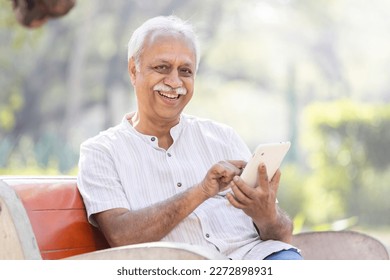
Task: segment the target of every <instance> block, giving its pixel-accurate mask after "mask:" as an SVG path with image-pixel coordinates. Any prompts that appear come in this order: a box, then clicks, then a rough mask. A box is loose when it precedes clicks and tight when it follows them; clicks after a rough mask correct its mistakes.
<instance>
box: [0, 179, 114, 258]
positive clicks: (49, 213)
mask: <svg viewBox="0 0 390 280" xmlns="http://www.w3.org/2000/svg"><path fill="white" fill-rule="evenodd" d="M2 180H3V181H4V182H5V183H7V184H8V185H9V186H11V187H12V188H13V189H14V190H15V191H16V193H17V195H18V196H19V198H20V200H21V202H22V203H23V205H24V207H25V209H26V212H27V215H28V217H29V220H30V223H31V226H32V229H33V232H34V234H35V238H36V241H37V244H38V247H39V250H40V253H41V257H42V259H61V258H66V257H70V256H74V255H78V254H82V253H87V252H92V251H96V250H100V249H106V248H109V245H108V243H107V241H106V240H105V238H104V236H103V235H102V233H101V232H100V231H99V230H98V229H97V228H95V227H93V226H92V225H90V223H89V222H88V220H87V216H86V211H85V207H84V203H83V200H82V197H81V196H80V193H79V191H78V188H77V183H76V179H75V178H73V177H72V178H68V177H65V178H29V179H12V178H8V179H2Z"/></svg>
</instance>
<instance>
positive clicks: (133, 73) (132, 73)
mask: <svg viewBox="0 0 390 280" xmlns="http://www.w3.org/2000/svg"><path fill="white" fill-rule="evenodd" d="M127 71H128V72H129V76H130V80H131V84H132V85H133V86H134V85H135V79H136V76H137V69H136V65H135V61H134V58H133V57H132V58H130V59H129V62H128V64H127Z"/></svg>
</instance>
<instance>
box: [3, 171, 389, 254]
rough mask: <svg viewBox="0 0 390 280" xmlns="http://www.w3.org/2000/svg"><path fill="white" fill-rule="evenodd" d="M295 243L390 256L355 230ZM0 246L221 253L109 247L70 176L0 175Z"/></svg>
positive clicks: (172, 246) (20, 250)
mask: <svg viewBox="0 0 390 280" xmlns="http://www.w3.org/2000/svg"><path fill="white" fill-rule="evenodd" d="M294 244H295V245H297V246H298V247H299V248H301V249H302V254H303V256H304V257H305V259H340V258H341V259H389V255H388V252H387V250H386V248H385V247H384V246H383V244H382V243H380V242H379V241H378V240H376V239H374V238H372V237H369V236H367V235H364V234H361V233H356V232H321V233H318V232H315V233H302V234H298V235H295V236H294ZM330 244H333V245H334V246H331V245H330ZM0 248H2V250H1V251H0V259H50V260H52V259H63V258H73V259H224V258H225V257H224V256H222V255H220V254H218V253H217V252H210V251H208V250H206V249H205V248H200V247H197V246H193V245H189V244H178V243H168V242H151V243H144V244H136V245H130V246H123V247H118V248H109V245H108V243H107V241H106V240H105V238H104V236H103V234H102V233H101V232H100V231H99V230H98V229H97V228H95V227H93V226H91V225H90V224H89V222H88V220H87V216H86V211H85V207H84V203H83V200H82V198H81V196H80V193H79V191H78V188H77V183H76V178H75V177H0Z"/></svg>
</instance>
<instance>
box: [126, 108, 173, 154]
mask: <svg viewBox="0 0 390 280" xmlns="http://www.w3.org/2000/svg"><path fill="white" fill-rule="evenodd" d="M179 121H180V119H177V120H175V121H161V120H150V119H147V118H142V117H140V115H139V113H138V112H136V113H135V114H134V115H133V116H132V117H131V119H129V122H130V123H131V125H132V126H133V127H134V129H135V130H137V131H138V132H140V133H142V134H145V135H152V136H156V137H157V138H158V144H159V147H160V148H163V149H166V150H167V149H168V148H169V147H170V146H171V145H172V144H173V138H172V136H171V133H170V131H171V128H172V127H174V126H176V125H177V124H178V123H179Z"/></svg>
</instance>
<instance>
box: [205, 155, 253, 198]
mask: <svg viewBox="0 0 390 280" xmlns="http://www.w3.org/2000/svg"><path fill="white" fill-rule="evenodd" d="M245 165H246V162H245V161H242V160H228V161H220V162H218V163H216V164H214V165H213V166H212V167H211V168H210V169H209V171H208V172H207V174H206V176H205V178H204V179H203V181H202V182H201V183H200V184H199V186H200V187H201V188H202V191H203V192H204V194H205V195H206V196H207V198H210V197H213V196H215V195H216V194H217V193H219V192H221V191H223V190H225V189H227V188H228V186H229V184H230V182H231V181H232V180H233V178H234V176H236V175H240V174H241V173H242V170H243V168H244V167H245Z"/></svg>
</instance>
